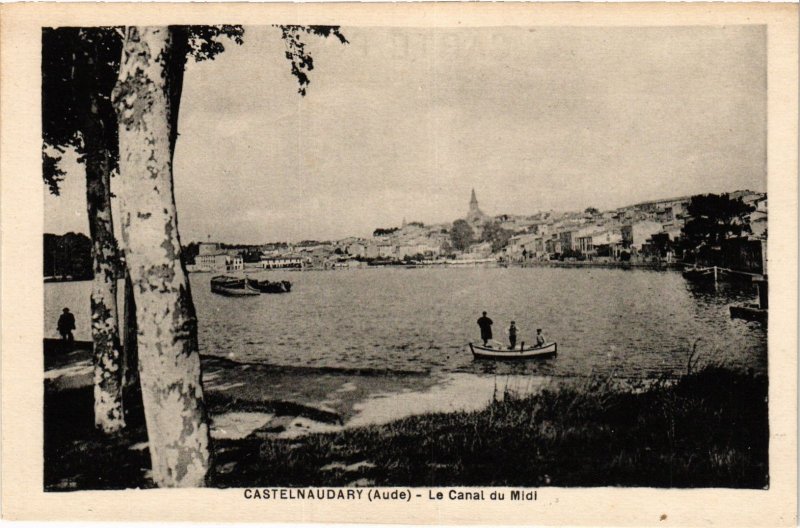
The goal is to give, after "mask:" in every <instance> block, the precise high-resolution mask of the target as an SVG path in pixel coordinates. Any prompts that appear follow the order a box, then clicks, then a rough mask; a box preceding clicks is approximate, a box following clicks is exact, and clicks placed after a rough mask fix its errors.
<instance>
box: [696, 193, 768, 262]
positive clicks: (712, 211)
mask: <svg viewBox="0 0 800 528" xmlns="http://www.w3.org/2000/svg"><path fill="white" fill-rule="evenodd" d="M754 210H755V208H754V207H752V206H750V205H747V204H746V203H744V202H743V201H742V199H741V198H736V199H731V198H730V197H729V196H728V195H727V194H722V195H718V194H702V195H697V196H692V199H691V201H690V202H689V206H688V208H687V212H688V213H689V216H690V219H689V220H688V221H687V222H686V224H684V226H683V228H682V230H681V232H682V235H683V238H684V240H685V242H686V244H687V246H688V247H689V248H690V249H696V248H698V247H700V246H704V245H705V246H717V245H719V244H720V243H721V242H722V241H723V240H725V239H726V238H731V237H737V236H741V235H742V234H743V233H749V232H750V225H749V223H748V215H749V214H750V213H751V212H753V211H754Z"/></svg>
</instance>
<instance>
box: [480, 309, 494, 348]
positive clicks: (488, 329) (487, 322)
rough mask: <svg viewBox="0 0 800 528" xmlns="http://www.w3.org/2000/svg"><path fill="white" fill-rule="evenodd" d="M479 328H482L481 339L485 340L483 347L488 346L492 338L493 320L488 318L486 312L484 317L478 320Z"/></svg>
mask: <svg viewBox="0 0 800 528" xmlns="http://www.w3.org/2000/svg"><path fill="white" fill-rule="evenodd" d="M478 326H480V327H481V339H482V340H483V346H486V345H487V344H488V343H489V340H490V339H491V338H492V320H491V319H489V318H488V317H486V312H483V316H481V318H480V319H478Z"/></svg>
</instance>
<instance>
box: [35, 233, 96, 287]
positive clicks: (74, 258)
mask: <svg viewBox="0 0 800 528" xmlns="http://www.w3.org/2000/svg"><path fill="white" fill-rule="evenodd" d="M43 267H44V276H45V277H57V278H71V279H73V280H91V279H92V241H91V240H90V239H89V237H87V236H86V235H84V234H82V233H73V232H69V233H66V234H64V235H53V234H51V233H45V234H44V266H43Z"/></svg>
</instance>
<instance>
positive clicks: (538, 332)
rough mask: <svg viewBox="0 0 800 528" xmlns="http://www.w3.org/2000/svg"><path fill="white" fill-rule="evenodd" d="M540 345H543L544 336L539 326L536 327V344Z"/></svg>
mask: <svg viewBox="0 0 800 528" xmlns="http://www.w3.org/2000/svg"><path fill="white" fill-rule="evenodd" d="M542 345H544V336H543V335H542V329H541V328H537V329H536V346H537V347H540V346H542Z"/></svg>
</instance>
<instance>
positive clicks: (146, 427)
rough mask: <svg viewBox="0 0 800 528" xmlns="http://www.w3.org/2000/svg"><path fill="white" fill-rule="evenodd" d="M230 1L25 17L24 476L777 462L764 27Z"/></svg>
mask: <svg viewBox="0 0 800 528" xmlns="http://www.w3.org/2000/svg"><path fill="white" fill-rule="evenodd" d="M235 14H236V11H227V12H226V14H225V16H219V17H215V20H217V21H219V22H224V23H218V24H199V23H197V24H196V23H184V20H192V19H191V18H186V19H184V18H180V17H176V18H175V19H174V21H173V20H165V23H164V24H160V25H156V24H130V25H129V24H128V23H116V22H109V23H79V24H63V23H58V22H54V23H42V24H40V25H39V26H38V27H35V28H34V29H33V30H31V31H30V33H29V34H30V35H31V36H32V37H31V38H35V39H37V41H38V42H37V45H40V48H39V51H38V53H39V63H38V64H31V65H30V66H31V67H34V66H36V74H35V75H36V76H37V78H35V81H36V86H38V87H39V89H38V90H39V91H38V92H37V93H36V94H35V95H36V97H39V98H40V99H39V101H40V106H39V107H38V108H37V111H38V112H40V123H38V122H37V123H33V122H31V123H28V124H27V125H28V126H30V127H35V130H36V134H39V133H40V136H41V138H40V141H39V142H38V145H34V146H35V147H36V148H38V149H39V151H40V159H41V164H40V167H39V168H38V174H39V179H38V181H37V182H36V185H37V186H38V187H37V188H38V193H39V196H40V200H41V201H42V204H43V205H42V209H41V212H42V217H43V220H42V221H40V223H39V224H37V225H41V226H42V229H41V231H38V230H36V232H34V231H33V230H31V232H30V233H29V234H28V235H27V238H26V240H27V241H28V243H29V247H28V248H27V250H28V251H30V252H38V251H39V249H38V248H37V247H36V244H42V246H40V247H41V248H42V250H41V261H37V262H38V263H39V264H37V270H36V273H38V269H41V275H40V277H41V278H39V279H37V280H38V281H40V283H41V284H42V288H43V290H42V293H41V294H39V293H36V295H37V296H38V299H40V300H37V301H36V302H37V303H39V302H41V304H40V305H38V306H41V311H40V312H39V313H40V314H41V315H40V317H41V320H40V322H39V323H38V324H39V325H40V327H41V331H42V335H41V339H40V340H39V343H40V345H39V346H42V349H41V350H42V352H39V354H40V356H41V358H42V360H41V363H36V364H35V366H36V369H40V371H39V372H38V376H39V379H40V380H41V381H40V382H39V387H40V389H39V390H40V391H41V403H40V413H41V414H40V416H38V417H36V416H34V417H33V418H34V419H38V420H39V421H40V422H41V444H38V445H40V446H41V450H40V457H41V462H40V463H41V468H42V470H41V475H40V477H41V481H40V491H41V492H43V493H44V494H45V495H46V496H66V497H69V496H70V495H75V494H74V493H72V492H91V491H98V490H118V491H119V490H150V489H153V488H201V487H205V488H213V489H219V490H225V489H230V488H234V489H238V490H239V491H237V494H236V497H237V500H242V499H247V500H250V499H255V500H256V501H264V500H271V501H274V500H295V501H311V502H317V503H319V502H321V501H326V500H329V501H336V500H338V501H348V500H353V501H358V500H361V499H362V498H363V499H364V500H366V498H367V497H368V498H369V500H370V501H372V500H373V497H374V498H375V500H377V501H381V500H384V501H393V500H405V497H406V495H405V494H408V500H409V501H410V503H411V504H412V505H413V504H414V501H422V500H426V501H428V502H433V501H435V500H441V501H449V502H450V503H451V504H452V505H453V506H454V507H459V505H461V507H463V506H465V505H469V507H475V506H477V505H478V504H479V503H480V502H482V501H487V502H488V501H493V502H506V503H508V502H511V503H515V502H522V503H527V504H530V505H531V506H532V505H534V504H536V503H537V502H540V503H541V502H542V500H541V497H542V496H543V495H545V496H546V494H547V492H548V490H556V489H559V490H561V489H567V490H569V489H570V488H576V489H585V488H590V489H591V488H609V487H611V488H615V489H620V490H625V489H636V488H649V489H653V490H665V491H667V490H687V489H691V490H697V489H718V490H722V491H723V492H724V490H753V491H758V492H761V493H768V492H769V491H770V490H771V488H772V486H773V485H774V483H773V481H772V475H773V473H774V472H775V471H776V465H775V453H774V452H772V450H773V449H775V445H776V444H774V443H773V441H772V440H771V438H773V439H774V436H772V437H771V433H774V432H775V427H776V424H775V422H774V419H773V420H771V416H774V415H775V412H776V409H774V408H772V407H773V405H775V402H774V399H773V398H770V395H771V392H770V389H771V388H772V389H773V390H774V388H775V387H774V385H773V383H775V380H774V379H773V376H775V375H776V374H775V364H774V362H775V361H778V360H776V353H777V352H776V349H775V345H774V344H773V340H771V339H768V337H769V336H770V332H769V330H770V321H769V319H770V317H769V314H770V299H771V298H772V299H773V304H774V303H775V302H776V301H775V298H774V292H775V291H776V289H778V290H786V289H787V287H789V289H791V285H794V286H796V283H794V282H783V280H782V279H781V278H780V277H781V275H778V272H777V271H776V272H775V273H770V272H771V271H773V270H772V266H773V263H772V260H773V257H774V259H775V261H776V265H778V266H782V268H780V269H781V270H784V271H785V270H786V269H787V268H786V265H787V264H786V263H787V260H786V258H787V253H786V249H787V247H789V246H786V245H785V244H784V243H783V242H781V240H783V239H782V238H778V239H774V238H771V237H774V236H775V233H776V231H775V230H776V229H777V232H778V233H779V234H784V235H785V234H786V233H787V229H788V230H789V232H794V233H795V234H796V231H792V230H795V229H796V225H794V223H796V196H795V197H793V196H791V195H787V194H786V191H787V190H790V189H795V190H796V181H795V182H794V183H793V184H792V185H795V187H792V186H788V187H781V186H780V185H778V184H776V183H775V182H776V181H777V180H775V178H774V177H773V176H772V174H773V173H772V171H773V170H774V169H773V167H776V166H777V165H775V163H776V159H774V158H772V155H773V150H771V149H770V141H771V140H772V136H771V129H770V118H771V116H772V115H773V114H772V110H771V108H772V107H771V106H770V105H771V104H774V101H775V100H774V99H772V98H771V95H770V93H771V92H770V88H771V86H772V85H771V82H772V80H771V79H772V78H771V77H770V75H771V73H770V72H771V70H770V64H771V62H770V61H771V60H772V59H771V56H770V49H771V48H770V40H769V38H770V32H769V31H768V29H769V28H768V24H767V23H756V22H753V23H710V22H708V23H706V22H704V23H697V22H696V21H693V22H692V23H685V24H676V23H670V24H653V23H641V22H640V23H636V21H632V23H629V24H619V23H611V22H608V23H602V22H600V23H594V24H591V25H587V24H580V23H572V24H571V23H569V20H563V21H562V22H561V23H560V24H552V23H538V24H537V22H536V19H535V18H531V17H527V18H521V19H520V20H519V21H518V22H516V23H507V24H502V25H501V24H497V25H493V24H486V25H483V24H464V25H462V24H461V23H460V21H459V20H460V19H458V18H457V16H456V15H457V14H458V11H455V12H454V18H453V19H452V21H453V23H450V24H437V25H431V24H427V23H418V24H414V23H408V24H406V23H402V24H399V25H392V24H389V23H386V24H381V23H380V20H381V19H378V20H371V21H370V22H371V23H366V22H362V23H359V21H358V20H357V19H354V18H352V17H347V16H343V17H342V19H341V21H337V20H336V16H335V15H336V11H335V10H333V11H327V16H325V17H320V18H317V19H316V20H315V19H313V17H312V18H311V22H312V23H305V20H306V19H308V18H309V17H305V18H303V17H298V18H297V19H295V20H292V19H291V17H286V16H282V17H275V18H274V19H270V18H269V17H260V18H259V17H255V18H253V19H250V18H248V17H246V16H239V17H237V16H231V15H235ZM785 14H787V15H791V11H786V13H785ZM385 15H386V13H384V17H383V19H384V20H386V19H389V18H390V17H387V16H385ZM794 15H796V10H795V12H794ZM123 20H124V19H123ZM639 20H640V21H641V19H639ZM317 21H322V22H325V23H324V24H322V23H313V22H317ZM175 22H179V23H175ZM301 22H302V23H301ZM456 22H457V23H456ZM795 29H796V26H795ZM795 36H796V35H795ZM795 72H796V70H795ZM3 81H4V82H6V81H7V79H3ZM768 81H769V82H768ZM794 82H796V80H795V81H794ZM795 95H796V94H795ZM794 109H795V111H796V106H795V107H794ZM17 125H19V126H25V125H24V124H22V123H17ZM39 125H41V128H40V129H39V128H38V127H39ZM39 130H40V132H39ZM31 173H32V174H35V171H33V172H31ZM795 176H796V173H795ZM7 177H8V174H7V173H4V174H3V178H4V180H6V178H7ZM795 179H796V177H795ZM776 192H777V194H775V193H776ZM771 194H773V196H770V195H771ZM769 198H773V201H775V200H777V201H778V203H780V204H782V205H781V207H784V209H783V210H784V211H785V210H786V207H787V206H786V199H787V198H788V199H789V201H790V204H791V205H790V206H789V207H790V208H793V210H794V211H795V218H793V219H791V220H790V222H789V224H787V225H788V226H789V227H788V228H787V227H781V226H780V225H779V224H776V222H775V220H774V218H772V217H771V216H770V215H771V213H772V211H771V209H770V207H769ZM793 200H794V201H793ZM769 220H772V222H771V223H770V222H769ZM768 225H769V229H768ZM776 225H777V226H778V227H776ZM38 237H42V238H38ZM39 240H41V242H40V241H39ZM793 244H795V246H793V247H795V248H796V239H795V240H794V242H793ZM776 248H777V249H776ZM789 259H790V261H789V262H790V264H789V265H790V266H796V255H794V254H792V255H789ZM7 265H8V262H7V261H4V266H3V269H4V271H5V270H7V269H8V268H7ZM795 270H796V268H795ZM776 276H777V277H778V278H775V277H776ZM770 279H772V281H770ZM770 282H772V284H770ZM37 288H38V286H37ZM31 291H32V292H38V291H39V290H38V289H37V290H31ZM31 295H33V294H31ZM791 295H796V291H794V292H793V293H791ZM795 308H796V307H795ZM775 309H776V308H775V306H773V311H774V310H775ZM792 310H794V308H792ZM788 313H795V314H796V312H791V311H790V312H788ZM784 315H786V313H784ZM773 316H776V314H774V313H773ZM34 335H36V334H34ZM785 335H786V336H787V339H789V341H787V343H795V342H794V341H791V339H792V338H793V337H791V336H796V332H795V333H794V334H791V336H790V334H789V333H787V334H785ZM781 350H785V348H781ZM5 352H8V350H4V357H5ZM789 353H790V354H791V348H789ZM27 355H28V356H31V355H33V351H28V352H27ZM782 357H784V358H785V357H786V355H785V354H783V355H782ZM788 361H789V363H787V365H790V366H791V368H792V371H791V373H790V374H791V376H792V378H791V379H792V382H791V383H792V385H791V390H794V391H795V392H792V393H791V394H784V395H783V397H784V398H791V399H796V383H795V380H796V378H795V377H794V376H795V372H794V368H795V367H796V363H795V362H794V361H795V359H792V358H791V357H789V358H788ZM781 379H783V378H781ZM781 383H783V382H781ZM786 409H794V407H787V408H786ZM790 419H792V420H793V419H794V417H790ZM793 441H794V440H793ZM5 455H6V456H8V455H9V454H8V453H5ZM792 460H794V459H792ZM792 468H793V469H792V470H794V469H796V468H794V466H792ZM779 488H780V486H779ZM139 493H146V492H141V491H140V492H139ZM362 493H363V497H362ZM78 495H79V494H78ZM550 496H551V497H552V496H553V494H551V495H550ZM551 500H552V499H551ZM555 501H556V502H557V501H558V499H555ZM658 513H661V512H658ZM666 519H667V515H666V514H664V515H663V518H662V519H660V520H661V521H664V520H666ZM65 520H66V519H65ZM658 520H659V519H658V518H657V517H653V519H652V521H653V522H654V523H655V522H656V521H658ZM433 522H436V521H433Z"/></svg>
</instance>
